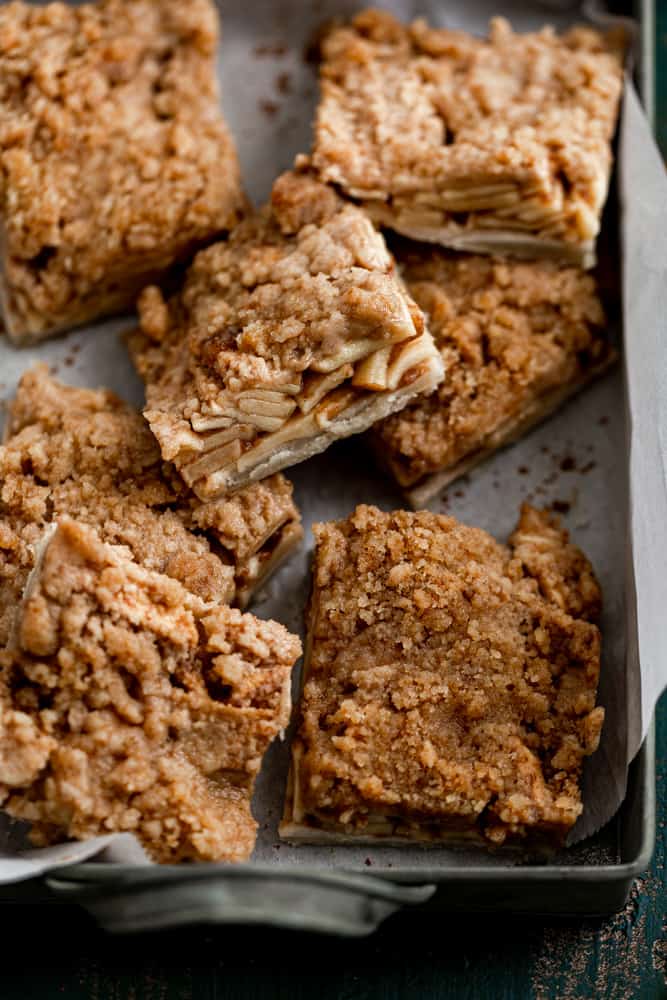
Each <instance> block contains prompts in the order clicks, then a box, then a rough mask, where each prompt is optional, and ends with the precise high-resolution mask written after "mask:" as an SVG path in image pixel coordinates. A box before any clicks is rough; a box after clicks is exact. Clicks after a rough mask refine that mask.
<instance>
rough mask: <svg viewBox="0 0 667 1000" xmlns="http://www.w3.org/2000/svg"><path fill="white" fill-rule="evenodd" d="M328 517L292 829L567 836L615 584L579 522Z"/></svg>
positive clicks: (318, 532)
mask: <svg viewBox="0 0 667 1000" xmlns="http://www.w3.org/2000/svg"><path fill="white" fill-rule="evenodd" d="M314 530H315V537H316V551H315V561H314V577H313V590H312V595H311V602H310V609H309V616H308V617H309V620H308V647H309V648H308V650H307V653H306V659H307V663H306V667H305V671H306V674H305V686H304V691H303V697H302V703H301V716H302V718H301V724H300V728H299V730H298V734H297V737H296V739H295V741H294V743H293V766H292V785H291V795H290V796H289V798H288V801H287V803H286V809H285V821H284V824H283V826H282V831H283V833H284V835H285V836H287V837H288V838H289V839H292V838H295V839H298V840H306V841H308V840H309V839H310V831H313V836H314V837H315V839H317V837H318V835H321V834H322V833H324V834H325V835H326V834H333V835H342V836H343V837H345V838H348V839H349V840H350V841H353V840H355V838H357V837H359V838H371V839H373V838H378V839H383V838H387V839H388V840H390V841H391V840H396V839H399V840H401V839H402V840H411V839H412V840H417V841H423V842H438V841H443V842H447V841H449V840H451V839H452V837H454V838H456V839H459V840H465V839H475V838H479V839H485V840H486V841H487V842H490V843H492V844H502V843H505V842H506V841H508V842H513V841H518V842H523V841H526V842H528V843H529V844H530V843H534V842H550V843H551V844H554V843H561V842H562V841H563V840H564V838H565V836H566V834H567V832H568V831H569V829H570V828H571V827H572V825H573V823H574V822H575V820H576V819H577V817H578V816H579V814H580V812H581V794H580V790H579V778H580V773H581V765H582V760H583V758H584V756H586V755H587V754H590V753H592V752H593V751H594V750H595V748H596V747H597V743H598V739H599V733H600V728H601V724H602V718H603V710H602V709H601V708H596V707H595V699H596V691H597V683H598V675H599V667H600V635H599V631H598V629H597V627H596V626H595V625H594V624H592V623H591V622H590V621H589V620H588V616H589V615H592V614H594V613H596V612H597V611H598V610H599V600H600V594H599V588H598V586H597V583H596V581H595V578H594V575H593V572H592V569H591V567H590V564H589V563H588V561H587V560H586V559H585V557H584V556H583V554H582V553H581V552H580V551H579V550H578V549H576V548H575V547H574V546H572V545H571V544H569V542H568V538H567V533H566V532H564V531H562V529H560V528H559V527H558V525H557V523H556V522H555V521H553V520H552V519H550V518H549V516H548V515H546V514H544V513H540V512H538V511H535V510H533V509H531V508H529V507H527V506H526V507H524V508H523V510H522V514H521V521H520V524H519V527H518V528H517V531H516V533H515V535H514V536H513V537H512V538H511V539H510V542H509V545H508V546H504V545H500V544H499V543H498V542H496V541H495V540H494V539H493V538H491V537H490V536H489V535H488V534H486V532H484V531H481V530H479V529H477V528H470V527H466V526H464V525H462V524H460V523H458V522H457V521H455V520H454V519H453V518H449V517H444V516H439V515H436V514H430V513H427V512H420V513H414V514H411V513H407V512H405V511H398V512H394V513H392V514H387V513H383V512H381V511H379V510H378V509H377V508H374V507H366V506H361V507H358V508H357V510H356V511H355V512H354V513H353V514H352V515H351V517H349V518H348V519H347V520H345V521H339V522H330V523H327V524H320V525H317V526H316V527H315V529H314ZM568 611H571V612H572V614H569V613H568Z"/></svg>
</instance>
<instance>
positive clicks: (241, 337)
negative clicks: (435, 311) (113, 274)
mask: <svg viewBox="0 0 667 1000" xmlns="http://www.w3.org/2000/svg"><path fill="white" fill-rule="evenodd" d="M139 315H140V331H139V332H137V333H136V334H134V335H132V336H131V337H130V348H131V351H132V354H133V357H134V360H135V363H136V365H137V368H138V370H139V373H140V374H141V376H142V377H143V379H144V381H145V382H146V397H147V406H146V409H145V411H144V415H145V416H146V419H147V420H148V422H149V424H150V426H151V429H152V431H153V433H154V434H155V436H156V437H157V439H158V441H159V442H160V447H161V449H162V454H163V456H164V458H166V459H168V460H169V461H173V462H174V463H175V465H176V467H177V468H178V469H179V471H180V472H181V474H182V475H183V477H184V479H185V480H186V482H187V483H188V484H189V485H191V486H192V488H193V489H194V490H195V492H196V493H197V495H198V496H200V497H201V498H202V499H210V498H215V497H216V496H220V495H223V494H225V493H229V492H232V491H233V490H235V489H238V488H239V486H241V485H244V484H245V483H247V482H249V481H251V480H252V479H256V478H260V477H261V476H264V475H267V474H268V473H269V472H273V471H276V470H277V469H279V468H282V467H284V466H286V465H289V464H293V463H294V462H295V461H300V460H301V459H302V458H305V457H308V456H309V455H310V454H314V453H315V452H316V451H321V450H323V448H324V447H326V445H327V444H328V443H329V442H330V440H331V439H332V437H336V436H344V435H346V434H349V433H353V432H356V431H358V430H361V429H365V428H366V427H368V426H369V425H370V423H372V422H373V419H377V418H378V416H380V415H385V413H387V412H391V411H392V410H394V409H397V408H398V407H399V406H401V405H404V404H405V402H407V399H408V398H409V397H411V396H414V395H415V394H416V393H417V392H419V391H423V390H424V389H425V388H432V387H434V386H435V385H436V384H437V383H438V381H439V380H440V378H441V377H442V370H441V365H440V360H439V357H438V355H437V352H436V351H435V349H434V347H433V342H432V340H431V338H430V336H429V334H428V332H427V331H426V330H425V327H424V322H423V317H422V314H421V311H420V310H419V309H418V308H417V306H416V305H415V304H414V302H413V301H412V300H411V299H410V297H409V296H408V294H407V292H406V291H405V288H404V286H403V285H402V283H401V281H400V279H399V278H398V276H397V274H396V272H395V267H394V262H393V260H392V258H391V256H390V254H389V253H388V251H387V248H386V246H385V243H384V240H383V238H382V236H381V235H380V234H379V233H377V232H376V231H375V230H374V229H373V226H372V224H371V223H370V222H369V220H368V219H367V218H366V216H365V215H364V213H363V212H362V211H360V209H358V208H357V207H355V206H353V205H350V204H346V203H345V202H344V201H343V200H342V199H341V198H339V197H338V196H337V195H336V194H335V193H334V192H333V191H332V190H331V189H330V188H327V187H325V186H324V185H322V184H320V183H318V182H317V181H315V180H314V179H313V178H312V177H311V176H310V175H309V174H308V173H307V172H302V173H288V174H285V175H283V176H282V177H280V178H279V179H278V180H277V181H276V183H275V185H274V188H273V193H272V199H271V203H270V205H268V206H266V207H265V208H264V209H263V210H262V211H260V212H258V213H256V214H255V215H253V216H252V217H250V218H248V219H246V220H245V221H244V222H242V223H241V224H240V225H239V226H237V227H236V229H234V230H233V231H232V233H231V235H230V237H229V239H228V240H227V241H225V242H222V243H218V244H215V245H214V246H212V247H209V248H208V249H206V250H203V251H201V252H200V253H199V254H198V255H197V257H196V258H195V260H194V263H193V264H192V266H191V267H190V269H189V271H188V274H187V277H186V280H185V283H184V286H183V289H182V291H181V293H180V294H179V295H177V296H175V297H173V298H172V299H171V300H170V301H169V302H168V303H166V302H165V301H164V299H163V297H162V295H161V293H160V292H159V291H158V289H156V288H154V287H149V288H147V289H146V290H145V291H144V293H143V294H142V296H141V298H140V300H139ZM375 396H378V397H381V398H380V400H379V402H377V403H376V402H374V397H375ZM371 407H375V408H374V409H373V411H372V415H371Z"/></svg>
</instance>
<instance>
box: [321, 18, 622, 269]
mask: <svg viewBox="0 0 667 1000" xmlns="http://www.w3.org/2000/svg"><path fill="white" fill-rule="evenodd" d="M622 43H623V39H622V38H620V37H619V36H617V35H615V34H609V35H608V36H605V35H602V34H601V33H599V32H598V31H595V30H593V29H591V28H585V27H577V28H573V29H572V30H570V31H568V32H567V33H566V34H564V35H561V36H559V35H557V34H555V33H554V31H553V30H552V29H551V28H544V29H543V30H541V31H539V32H537V33H534V34H515V33H514V32H513V31H512V29H511V27H510V25H509V24H508V23H507V22H506V21H505V20H503V19H501V18H496V19H495V20H493V21H492V22H491V26H490V33H489V37H488V39H481V38H475V37H473V36H471V35H467V34H464V33H462V32H459V31H451V30H444V29H434V28H431V27H429V26H428V25H427V24H426V23H425V22H424V21H423V20H418V21H415V22H414V23H413V24H411V25H409V26H405V25H402V24H401V23H400V22H398V21H396V20H395V19H394V18H393V17H392V16H391V15H390V14H387V13H384V12H381V11H373V10H370V11H365V12H364V13H362V14H359V15H358V16H357V17H355V18H354V19H353V20H352V22H351V23H350V24H349V25H346V26H342V27H338V28H335V29H334V30H332V31H331V32H329V33H328V35H326V37H325V39H324V41H323V44H322V67H321V101H320V105H319V109H318V113H317V119H316V125H315V143H314V149H313V155H312V164H313V165H314V167H315V168H316V170H317V171H318V172H319V175H320V177H321V178H322V179H323V180H325V181H328V182H331V183H333V184H336V185H337V186H338V187H339V188H340V189H341V190H342V191H344V192H345V193H346V194H347V195H349V196H350V197H352V198H354V199H355V200H357V201H358V202H360V203H361V204H362V205H364V207H365V208H366V209H367V210H368V211H369V213H370V214H371V215H372V217H373V218H374V219H375V220H376V221H377V222H378V223H380V224H382V225H384V226H387V227H389V228H392V229H395V230H397V231H398V232H400V233H403V234H404V235H405V236H409V237H411V238H413V239H417V240H426V241H431V242H434V243H441V244H443V245H445V246H448V247H453V248H455V249H458V250H469V251H478V252H483V253H494V252H496V253H512V254H514V255H520V256H526V257H537V256H556V257H559V258H564V259H567V260H569V261H570V262H572V263H577V264H583V265H585V266H588V265H590V264H592V263H593V262H594V250H595V239H596V236H597V234H598V230H599V227H600V215H601V212H602V208H603V205H604V202H605V199H606V196H607V188H608V184H609V176H610V170H611V162H612V153H611V140H612V137H613V134H614V129H615V125H616V118H617V113H618V105H619V98H620V94H621V88H622V78H623V70H622Z"/></svg>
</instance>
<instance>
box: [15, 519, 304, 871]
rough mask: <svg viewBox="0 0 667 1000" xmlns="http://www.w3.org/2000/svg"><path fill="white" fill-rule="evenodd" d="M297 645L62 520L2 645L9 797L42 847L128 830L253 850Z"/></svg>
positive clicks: (161, 839)
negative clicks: (257, 797)
mask: <svg viewBox="0 0 667 1000" xmlns="http://www.w3.org/2000/svg"><path fill="white" fill-rule="evenodd" d="M299 652H300V643H299V640H298V639H297V638H296V636H293V635H290V633H289V632H287V630H286V629H284V628H283V626H282V625H279V624H277V623H276V622H272V621H266V622H265V621H259V620H258V619H256V618H254V617H253V616H252V615H243V614H241V612H240V611H238V610H235V609H232V608H229V607H225V606H224V605H219V604H206V603H205V602H204V601H202V600H201V599H200V598H198V597H196V596H194V595H193V594H191V593H190V592H189V591H187V590H185V589H184V588H183V587H182V586H181V584H180V583H178V581H176V580H174V579H171V578H169V577H167V576H163V575H161V574H158V573H153V572H149V571H148V570H146V569H144V568H143V567H140V566H138V565H137V564H136V563H134V562H132V560H131V558H130V557H129V552H128V550H127V549H126V548H125V547H122V546H110V545H106V544H104V543H102V542H100V540H99V537H98V536H97V534H96V533H95V531H94V530H93V529H92V528H90V527H88V526H85V525H82V524H79V523H77V522H75V521H70V520H64V521H62V522H61V523H60V524H59V525H58V527H57V528H56V529H55V531H54V534H53V535H52V537H51V539H50V540H49V541H48V542H47V544H46V548H45V551H44V553H43V555H42V558H41V561H40V563H39V564H38V566H37V568H36V571H35V574H34V576H33V578H32V579H31V583H30V585H29V587H28V591H27V593H26V596H25V601H24V603H23V605H22V607H21V609H20V613H19V615H18V620H17V623H16V638H15V641H14V642H13V644H12V646H11V648H10V649H9V650H6V651H5V652H4V653H3V654H0V659H1V660H2V661H4V672H3V673H1V674H0V802H2V803H3V808H4V809H5V810H6V811H7V812H8V813H9V814H10V815H12V816H15V817H17V818H20V819H23V820H27V821H28V822H30V823H31V838H32V840H33V841H34V843H35V844H38V845H44V844H49V843H53V842H57V841H59V840H63V839H67V838H70V837H74V838H77V839H85V838H87V837H92V836H96V835H99V834H104V833H111V832H114V833H115V832H121V831H127V832H132V833H134V834H136V836H137V837H138V838H139V839H140V841H141V842H142V843H143V845H144V847H145V848H146V850H147V851H148V853H149V854H150V855H151V856H152V857H153V859H154V860H156V861H160V862H176V861H183V860H188V859H192V860H211V861H213V860H229V861H241V860H245V859H246V858H248V857H249V855H250V854H251V852H252V849H253V847H254V842H255V830H256V826H257V824H256V822H255V820H254V819H253V816H252V813H251V810H250V798H251V795H252V789H253V784H254V780H255V777H256V775H257V773H258V771H259V768H260V765H261V761H262V757H263V755H264V753H265V751H266V749H267V748H268V746H269V743H270V742H271V740H272V739H273V738H274V737H275V736H276V735H277V734H278V733H279V732H280V731H281V730H282V729H284V727H285V726H286V725H287V722H288V719H289V711H290V694H289V684H290V672H291V668H292V666H293V664H294V661H295V660H296V658H297V656H298V655H299Z"/></svg>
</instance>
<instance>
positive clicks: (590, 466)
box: [579, 461, 597, 476]
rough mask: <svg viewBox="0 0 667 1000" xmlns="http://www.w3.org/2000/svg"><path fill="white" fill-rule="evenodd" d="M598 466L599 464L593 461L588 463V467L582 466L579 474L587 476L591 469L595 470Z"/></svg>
mask: <svg viewBox="0 0 667 1000" xmlns="http://www.w3.org/2000/svg"><path fill="white" fill-rule="evenodd" d="M596 465H597V462H593V461H590V462H587V463H586V465H582V467H581V468H580V469H579V472H580V473H581V475H582V476H585V475H586V473H587V472H590V471H591V469H594V468H595V466H596Z"/></svg>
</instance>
